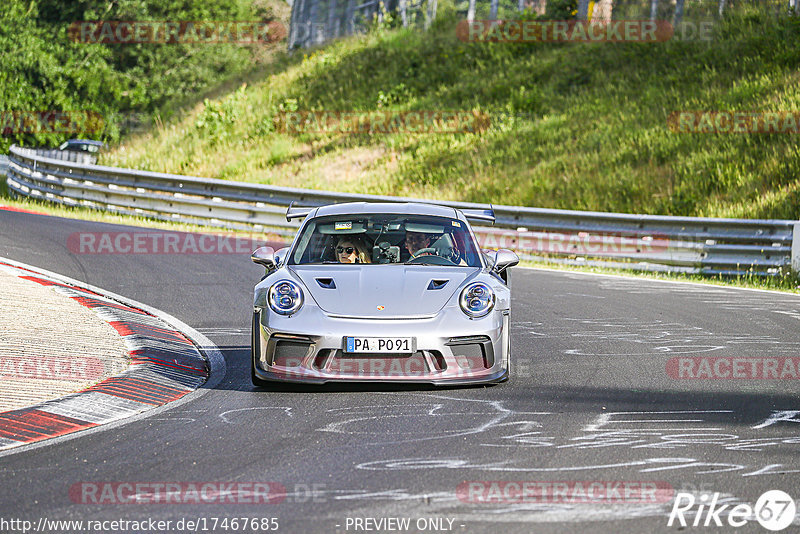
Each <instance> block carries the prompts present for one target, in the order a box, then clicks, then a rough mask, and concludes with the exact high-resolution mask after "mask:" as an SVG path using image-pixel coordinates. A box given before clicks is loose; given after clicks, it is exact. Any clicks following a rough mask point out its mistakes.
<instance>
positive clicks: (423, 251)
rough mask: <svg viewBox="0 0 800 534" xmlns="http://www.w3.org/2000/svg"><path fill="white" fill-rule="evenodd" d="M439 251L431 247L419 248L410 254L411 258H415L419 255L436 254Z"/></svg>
mask: <svg viewBox="0 0 800 534" xmlns="http://www.w3.org/2000/svg"><path fill="white" fill-rule="evenodd" d="M438 255H439V251H438V250H436V249H435V248H433V247H427V248H421V249H419V250H418V251H417V252H416V253H415V254H412V255H411V259H412V260H413V259H417V258H419V257H420V256H438Z"/></svg>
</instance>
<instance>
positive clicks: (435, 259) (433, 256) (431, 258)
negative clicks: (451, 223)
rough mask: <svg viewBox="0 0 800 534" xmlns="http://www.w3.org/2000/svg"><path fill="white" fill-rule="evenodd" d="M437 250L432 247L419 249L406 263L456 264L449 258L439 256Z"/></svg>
mask: <svg viewBox="0 0 800 534" xmlns="http://www.w3.org/2000/svg"><path fill="white" fill-rule="evenodd" d="M437 252H438V251H437V250H436V249H435V248H433V247H429V248H423V249H420V250H418V251H417V253H416V254H415V255H414V256H413V257H412V258H411V259H410V260H408V261H407V262H406V263H409V264H414V263H424V262H431V264H432V265H457V264H456V263H453V262H452V261H451V260H450V259H448V258H445V257H443V256H439V254H438V253H437Z"/></svg>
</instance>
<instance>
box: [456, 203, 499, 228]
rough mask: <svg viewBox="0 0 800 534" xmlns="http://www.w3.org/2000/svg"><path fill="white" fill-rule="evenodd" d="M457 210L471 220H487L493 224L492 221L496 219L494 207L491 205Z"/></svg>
mask: <svg viewBox="0 0 800 534" xmlns="http://www.w3.org/2000/svg"><path fill="white" fill-rule="evenodd" d="M459 211H460V212H461V213H463V214H464V217H466V218H467V219H469V220H472V221H489V222H491V223H492V224H494V221H495V220H496V218H495V216H494V209H493V208H491V207H489V208H488V209H482V210H481V209H477V210H474V209H467V210H465V209H460V210H459Z"/></svg>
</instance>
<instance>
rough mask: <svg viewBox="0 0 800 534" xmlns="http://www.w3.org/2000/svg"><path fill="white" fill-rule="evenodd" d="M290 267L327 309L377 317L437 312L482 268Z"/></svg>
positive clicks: (403, 266) (328, 311) (334, 313)
mask: <svg viewBox="0 0 800 534" xmlns="http://www.w3.org/2000/svg"><path fill="white" fill-rule="evenodd" d="M290 270H291V271H292V272H293V273H294V274H295V275H296V276H297V278H299V279H300V280H301V281H302V282H303V285H304V286H305V287H306V289H307V290H308V291H309V292H310V293H311V296H312V297H313V298H314V301H315V302H316V303H317V304H318V305H319V307H320V308H322V310H323V311H324V312H326V313H328V314H331V315H339V316H346V317H359V318H362V317H363V318H375V319H393V318H400V317H404V318H407V317H429V316H432V315H435V314H436V313H437V312H439V310H441V309H442V308H443V307H444V305H445V304H447V301H448V300H450V298H451V297H452V296H453V293H455V292H456V291H457V290H458V289H459V287H461V284H462V283H463V282H464V281H465V280H466V279H467V278H470V277H474V276H475V275H477V274H478V272H479V271H480V269H478V268H476V267H441V266H427V265H402V264H401V265H334V266H331V265H303V266H297V265H296V266H292V267H290ZM323 286H327V287H323ZM331 286H335V287H331Z"/></svg>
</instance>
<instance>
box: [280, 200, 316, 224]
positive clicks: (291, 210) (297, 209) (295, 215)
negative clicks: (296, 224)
mask: <svg viewBox="0 0 800 534" xmlns="http://www.w3.org/2000/svg"><path fill="white" fill-rule="evenodd" d="M315 209H316V208H309V207H305V206H294V200H293V201H291V202H290V203H289V207H288V208H286V221H287V222H288V221H291V220H292V219H302V218H303V217H305V216H307V215H308V214H309V213H311V212H312V211H314V210H315Z"/></svg>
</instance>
